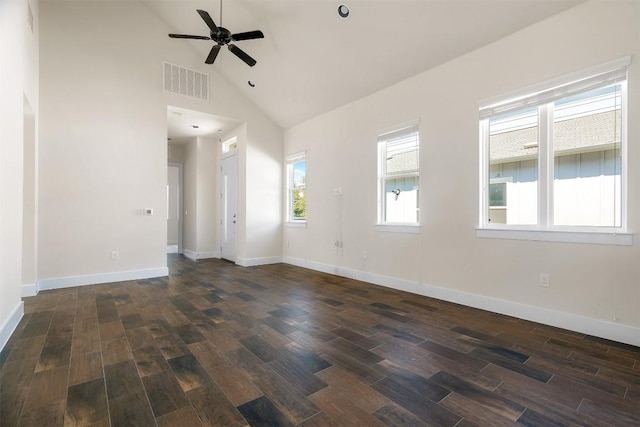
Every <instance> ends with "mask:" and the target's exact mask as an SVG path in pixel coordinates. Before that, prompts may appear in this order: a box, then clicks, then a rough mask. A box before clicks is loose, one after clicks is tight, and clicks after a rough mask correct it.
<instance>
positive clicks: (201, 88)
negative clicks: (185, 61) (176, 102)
mask: <svg viewBox="0 0 640 427" xmlns="http://www.w3.org/2000/svg"><path fill="white" fill-rule="evenodd" d="M163 70H164V91H165V92H169V93H175V94H176V95H182V96H188V97H190V98H196V99H200V100H202V101H208V100H209V75H208V74H204V73H201V72H199V71H196V70H192V69H190V68H185V67H181V66H180V65H175V64H170V63H168V62H164V63H163Z"/></svg>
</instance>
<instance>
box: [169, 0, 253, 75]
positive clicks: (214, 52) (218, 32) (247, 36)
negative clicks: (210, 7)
mask: <svg viewBox="0 0 640 427" xmlns="http://www.w3.org/2000/svg"><path fill="white" fill-rule="evenodd" d="M197 12H198V14H199V15H200V17H201V18H202V20H203V21H204V22H205V24H207V27H209V31H210V36H209V37H207V36H194V35H191V34H169V37H170V38H173V39H192V40H213V41H214V42H216V44H215V45H213V47H212V48H211V50H210V51H209V55H208V56H207V59H206V60H205V61H204V62H205V63H206V64H213V63H214V62H215V60H216V58H217V57H218V53H220V49H221V48H222V46H225V45H226V46H227V48H228V49H229V50H230V51H231V53H233V54H234V55H235V56H237V57H238V58H240V59H241V60H242V61H244V63H245V64H247V65H248V66H250V67H253V66H254V65H256V60H255V59H253V58H252V57H251V56H249V54H247V53H246V52H245V51H244V50H242V49H240V48H239V47H238V46H236V45H235V44H233V43H231V42H232V41H233V42H237V41H242V40H253V39H262V38H264V34H263V33H262V31H260V30H255V31H246V32H243V33H235V34H232V33H231V31H229V30H227V29H226V28H224V27H222V26H220V27H218V26H217V25H216V24H215V22H214V21H213V19H212V18H211V15H209V12H207V11H206V10H201V9H198V10H197ZM220 17H221V18H220V19H221V21H220V24H222V2H220Z"/></svg>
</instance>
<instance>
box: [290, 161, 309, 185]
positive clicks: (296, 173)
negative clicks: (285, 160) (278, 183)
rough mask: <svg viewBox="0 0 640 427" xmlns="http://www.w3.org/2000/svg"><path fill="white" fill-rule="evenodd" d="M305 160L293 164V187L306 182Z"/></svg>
mask: <svg viewBox="0 0 640 427" xmlns="http://www.w3.org/2000/svg"><path fill="white" fill-rule="evenodd" d="M306 173H307V161H306V160H302V161H300V162H296V163H294V164H293V177H292V181H293V188H299V187H304V185H305V183H306Z"/></svg>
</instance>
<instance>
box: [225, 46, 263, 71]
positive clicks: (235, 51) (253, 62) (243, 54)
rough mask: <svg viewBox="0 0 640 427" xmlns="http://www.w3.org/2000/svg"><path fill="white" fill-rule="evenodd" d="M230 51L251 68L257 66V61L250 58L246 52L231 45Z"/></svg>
mask: <svg viewBox="0 0 640 427" xmlns="http://www.w3.org/2000/svg"><path fill="white" fill-rule="evenodd" d="M229 50H230V51H231V52H232V53H233V54H234V55H235V56H237V57H238V58H240V59H242V60H243V61H244V62H245V63H246V64H247V65H248V66H249V67H253V66H254V65H256V60H255V59H253V58H252V57H250V56H249V55H248V54H247V53H246V52H245V51H244V50H242V49H240V48H239V47H238V46H236V45H234V44H230V45H229Z"/></svg>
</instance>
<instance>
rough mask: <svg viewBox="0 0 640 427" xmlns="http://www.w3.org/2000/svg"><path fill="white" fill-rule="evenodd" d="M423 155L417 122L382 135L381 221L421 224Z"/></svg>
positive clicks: (379, 155) (379, 154) (379, 168)
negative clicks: (421, 159) (421, 168)
mask: <svg viewBox="0 0 640 427" xmlns="http://www.w3.org/2000/svg"><path fill="white" fill-rule="evenodd" d="M419 158H420V138H419V133H418V123H417V122H414V123H411V124H408V125H405V126H400V127H396V128H395V129H393V130H390V131H388V132H384V133H381V134H380V135H378V205H379V210H378V223H379V224H399V225H402V224H406V225H417V224H418V222H419V213H420V209H419V205H418V201H419V188H420V165H419Z"/></svg>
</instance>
